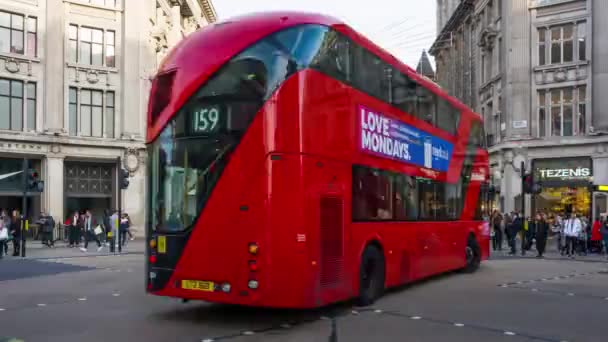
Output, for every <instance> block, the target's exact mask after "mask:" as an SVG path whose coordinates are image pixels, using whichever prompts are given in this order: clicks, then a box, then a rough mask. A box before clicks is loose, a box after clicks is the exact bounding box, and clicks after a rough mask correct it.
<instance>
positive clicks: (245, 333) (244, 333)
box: [243, 330, 255, 336]
mask: <svg viewBox="0 0 608 342" xmlns="http://www.w3.org/2000/svg"><path fill="white" fill-rule="evenodd" d="M253 334H255V332H253V331H251V330H247V331H243V335H245V336H251V335H253Z"/></svg>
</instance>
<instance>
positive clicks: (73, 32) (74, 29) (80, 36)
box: [68, 25, 115, 67]
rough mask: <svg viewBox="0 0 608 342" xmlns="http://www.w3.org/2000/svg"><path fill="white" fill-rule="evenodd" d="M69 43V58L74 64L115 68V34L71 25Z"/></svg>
mask: <svg viewBox="0 0 608 342" xmlns="http://www.w3.org/2000/svg"><path fill="white" fill-rule="evenodd" d="M68 30H69V37H68V39H69V41H68V58H69V60H70V61H72V62H74V63H80V64H89V65H97V66H109V67H113V66H115V34H114V31H108V32H105V39H106V40H105V63H104V31H103V30H102V29H95V28H89V27H78V26H76V25H70V27H69V29H68Z"/></svg>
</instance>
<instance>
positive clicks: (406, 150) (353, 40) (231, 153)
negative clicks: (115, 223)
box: [146, 12, 489, 308]
mask: <svg viewBox="0 0 608 342" xmlns="http://www.w3.org/2000/svg"><path fill="white" fill-rule="evenodd" d="M482 126H483V124H482V118H481V117H480V116H479V115H477V114H476V113H474V112H472V111H471V110H470V109H469V108H467V107H466V106H464V105H462V104H461V103H460V102H458V101H457V100H455V99H454V98H452V97H450V96H448V94H446V93H445V92H444V91H443V90H441V89H440V88H439V87H438V86H436V85H435V84H434V83H433V82H431V81H430V80H428V79H425V78H423V77H421V76H420V75H417V74H416V73H415V71H414V70H413V69H411V68H410V67H408V66H406V65H404V64H403V63H401V62H399V61H398V60H397V59H396V58H395V57H393V56H392V55H390V54H389V53H387V52H386V51H384V50H382V49H381V48H379V47H378V46H376V45H374V44H373V43H372V42H370V41H369V40H367V39H366V38H364V37H363V36H362V35H360V34H358V33H357V32H355V31H354V30H352V29H351V28H350V27H348V26H347V25H345V24H344V23H343V22H341V21H339V20H336V19H334V18H331V17H327V16H323V15H317V14H305V13H291V12H290V13H266V14H256V15H250V16H243V17H239V18H235V19H232V20H229V21H225V22H222V23H218V24H214V25H211V26H209V27H206V28H204V29H202V30H200V31H198V32H196V33H194V34H192V35H191V36H189V37H187V38H186V39H184V40H183V41H182V42H181V43H180V44H179V45H178V46H177V47H175V48H174V49H173V50H172V51H171V52H170V54H169V55H168V56H167V57H166V59H165V61H164V62H163V63H162V66H161V67H160V71H159V73H158V75H157V76H156V78H155V80H154V81H153V85H152V91H151V97H150V105H149V116H148V132H147V142H148V157H149V172H148V180H149V186H148V189H147V193H148V197H149V200H148V204H149V208H148V209H149V210H148V216H149V220H148V222H147V238H148V240H149V246H148V248H147V260H148V261H147V275H146V276H147V281H146V282H147V291H148V292H149V293H152V294H155V295H161V296H171V297H178V298H183V299H194V300H205V301H210V302H221V303H232V304H242V305H251V306H264V307H290V308H311V307H319V306H324V305H326V304H329V303H333V302H337V301H342V300H346V299H349V298H353V297H355V298H358V299H359V301H360V302H361V303H362V304H364V305H365V304H370V303H372V302H373V301H374V300H375V299H376V298H378V297H379V296H380V295H381V294H382V292H383V290H384V289H386V288H389V287H392V286H397V285H400V284H404V283H407V282H411V281H414V280H417V279H421V278H424V277H429V276H431V275H434V274H438V273H441V272H446V271H449V270H456V269H463V270H465V271H469V272H470V271H475V270H476V269H477V268H478V267H479V264H480V262H481V261H482V260H484V259H486V258H487V257H488V254H489V248H488V239H489V230H488V229H487V225H484V223H483V220H482V217H481V215H482V211H483V210H484V207H483V203H484V198H485V193H486V191H487V188H488V186H487V184H488V153H487V151H486V150H485V149H484V146H483V141H484V139H483V130H482Z"/></svg>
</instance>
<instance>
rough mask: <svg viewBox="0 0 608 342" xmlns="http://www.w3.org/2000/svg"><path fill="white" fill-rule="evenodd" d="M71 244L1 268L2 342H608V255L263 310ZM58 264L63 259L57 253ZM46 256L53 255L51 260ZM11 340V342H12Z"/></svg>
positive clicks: (510, 262) (513, 260) (515, 262)
mask: <svg viewBox="0 0 608 342" xmlns="http://www.w3.org/2000/svg"><path fill="white" fill-rule="evenodd" d="M129 253H130V254H125V255H120V256H114V255H109V254H108V253H107V251H106V252H102V253H90V254H88V253H87V254H84V253H81V252H79V251H77V250H68V249H66V248H63V247H59V248H57V249H55V250H54V251H52V250H41V251H38V252H36V251H33V252H32V255H31V257H32V259H31V260H21V259H14V258H12V259H4V260H1V261H0V337H14V338H18V339H20V340H23V341H26V342H30V341H32V342H33V341H49V342H50V341H61V342H68V341H87V342H94V341H239V342H240V341H242V342H250V341H294V342H295V341H298V342H299V341H324V342H325V341H370V340H374V341H518V342H519V341H546V342H561V341H593V342H596V341H603V340H605V339H606V325H605V322H606V319H607V317H608V287H607V286H606V284H607V283H608V264H606V263H605V262H604V261H605V258H600V257H586V258H583V257H581V258H578V259H577V260H575V261H572V260H568V259H562V258H560V257H559V256H558V255H555V254H553V255H551V254H550V255H549V256H548V258H547V259H535V258H530V257H525V258H522V257H505V256H504V255H503V254H501V253H499V254H496V255H494V257H493V259H492V260H490V261H488V262H486V263H484V264H483V266H482V267H481V269H480V270H479V271H478V272H477V273H475V274H472V275H469V274H460V273H452V274H447V275H443V276H439V277H435V278H433V279H429V280H426V281H423V282H419V283H416V284H413V285H409V286H405V287H402V288H399V289H394V290H391V291H390V292H389V293H387V294H386V295H385V296H384V297H383V298H382V299H381V300H380V301H378V302H377V303H376V304H375V305H374V306H373V307H371V308H357V307H355V306H353V305H352V303H342V304H339V305H334V306H331V307H328V308H323V309H319V310H305V311H298V310H261V309H252V308H242V307H236V306H226V305H215V304H209V303H201V302H190V303H187V304H183V303H181V302H180V301H178V300H174V299H168V298H158V297H154V296H149V295H146V294H145V292H144V276H145V274H144V264H143V255H142V253H141V252H137V248H132V250H131V251H130V252H129ZM53 254H54V255H57V257H52V255H53ZM41 255H42V256H41ZM0 340H1V339H0Z"/></svg>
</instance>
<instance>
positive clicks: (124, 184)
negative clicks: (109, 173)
mask: <svg viewBox="0 0 608 342" xmlns="http://www.w3.org/2000/svg"><path fill="white" fill-rule="evenodd" d="M118 184H119V185H120V188H121V189H123V190H124V189H126V188H128V187H129V171H127V170H125V169H120V170H118Z"/></svg>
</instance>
